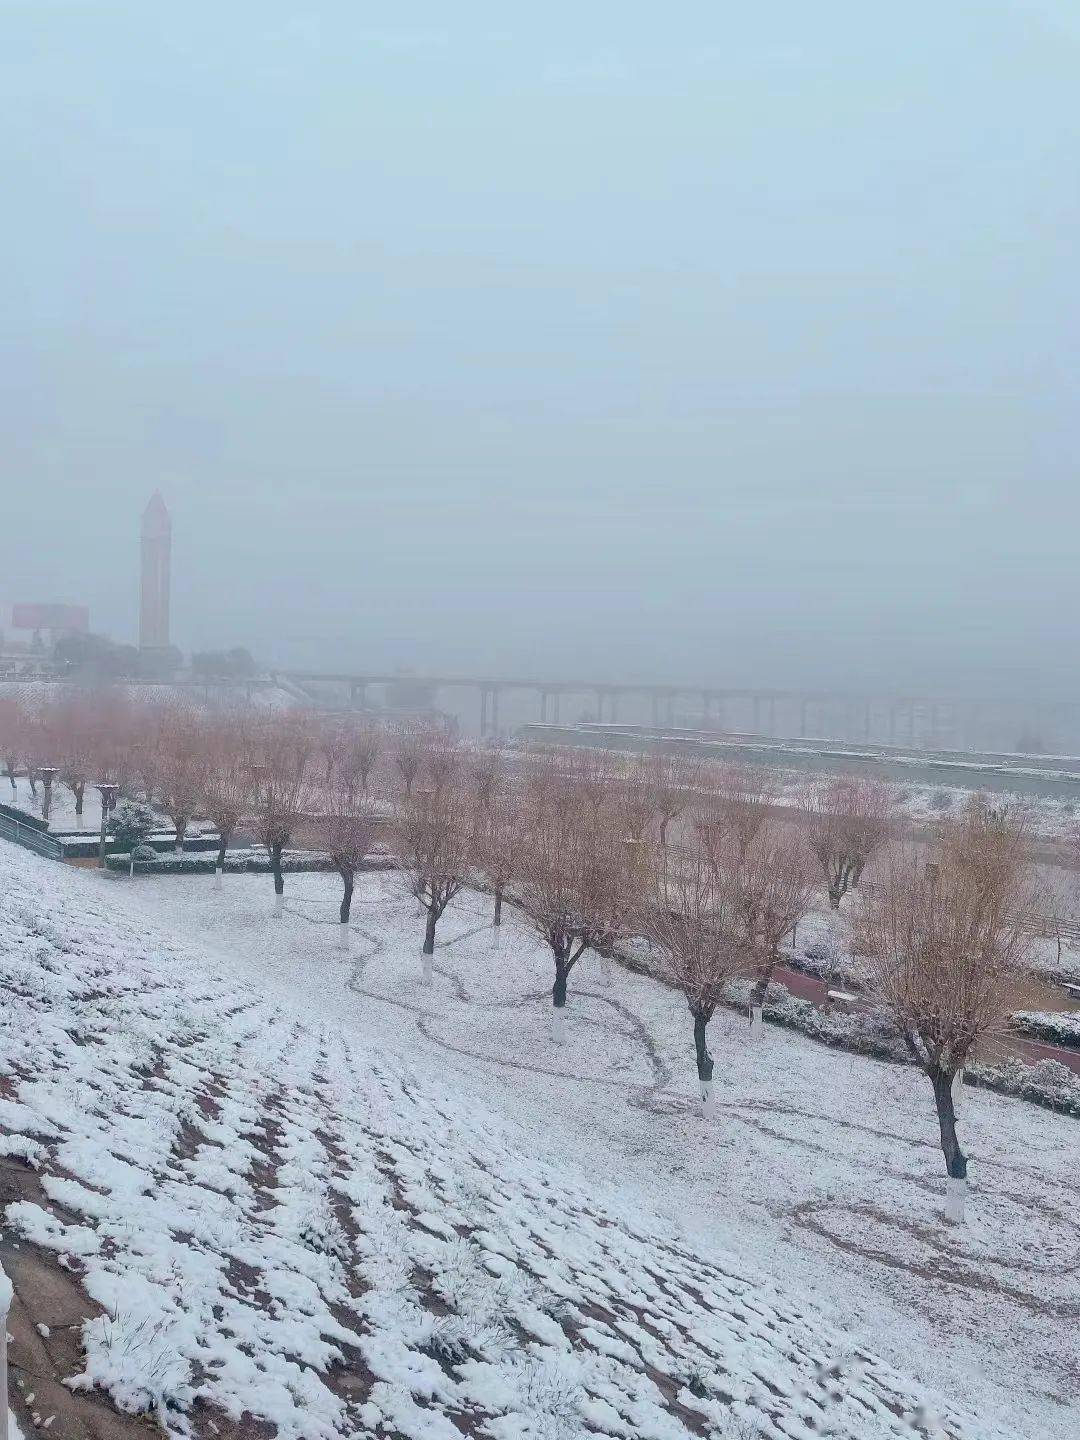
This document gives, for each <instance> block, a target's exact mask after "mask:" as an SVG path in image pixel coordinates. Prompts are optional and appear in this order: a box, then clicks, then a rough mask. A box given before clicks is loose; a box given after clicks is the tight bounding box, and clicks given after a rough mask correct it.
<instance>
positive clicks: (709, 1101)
mask: <svg viewBox="0 0 1080 1440" xmlns="http://www.w3.org/2000/svg"><path fill="white" fill-rule="evenodd" d="M698 1087H699V1088H700V1091H701V1113H702V1114H703V1115H715V1114H716V1098H715V1096H714V1095H713V1082H712V1081H711V1080H699V1081H698Z"/></svg>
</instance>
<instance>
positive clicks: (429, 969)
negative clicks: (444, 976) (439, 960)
mask: <svg viewBox="0 0 1080 1440" xmlns="http://www.w3.org/2000/svg"><path fill="white" fill-rule="evenodd" d="M423 959H424V984H425V985H427V986H429V987H430V986H431V985H432V984H433V982H434V979H435V957H434V955H425V956H424V957H423Z"/></svg>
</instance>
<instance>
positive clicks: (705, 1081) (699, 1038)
mask: <svg viewBox="0 0 1080 1440" xmlns="http://www.w3.org/2000/svg"><path fill="white" fill-rule="evenodd" d="M693 1015H694V1050H695V1051H696V1054H697V1073H698V1091H699V1092H700V1095H701V1112H702V1114H703V1115H713V1114H714V1113H715V1110H716V1100H715V1097H714V1095H713V1058H712V1056H711V1055H710V1054H709V1046H708V1041H707V1039H706V1034H705V1031H706V1027H707V1026H708V1024H709V1017H708V1015H706V1014H705V1013H704V1011H700V1010H696V1011H694V1012H693Z"/></svg>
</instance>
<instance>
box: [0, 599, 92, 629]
mask: <svg viewBox="0 0 1080 1440" xmlns="http://www.w3.org/2000/svg"><path fill="white" fill-rule="evenodd" d="M11 628H12V629H13V630H78V631H79V632H80V633H81V634H85V633H86V632H87V631H88V630H89V629H90V611H89V609H88V608H87V607H86V606H85V605H13V606H12V607H11Z"/></svg>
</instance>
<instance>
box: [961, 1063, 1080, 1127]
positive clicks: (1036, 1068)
mask: <svg viewBox="0 0 1080 1440" xmlns="http://www.w3.org/2000/svg"><path fill="white" fill-rule="evenodd" d="M966 1078H967V1080H968V1082H969V1083H970V1084H972V1085H985V1086H986V1088H987V1089H989V1090H997V1091H999V1092H1000V1093H1001V1094H1002V1095H1015V1096H1016V1097H1017V1098H1018V1099H1020V1100H1031V1101H1034V1103H1035V1104H1036V1105H1043V1106H1045V1107H1046V1109H1048V1110H1060V1111H1061V1112H1062V1113H1063V1114H1065V1115H1076V1116H1080V1075H1074V1074H1073V1072H1072V1071H1071V1070H1070V1069H1068V1068H1067V1067H1066V1066H1065V1065H1061V1064H1059V1063H1058V1061H1056V1060H1040V1061H1039V1062H1038V1063H1037V1064H1035V1065H1025V1064H1024V1062H1023V1061H1022V1060H1017V1059H1016V1058H1015V1057H1013V1058H1012V1059H1011V1060H1002V1061H1001V1062H1000V1063H999V1064H997V1065H970V1066H969V1067H968V1069H967V1071H966Z"/></svg>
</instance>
